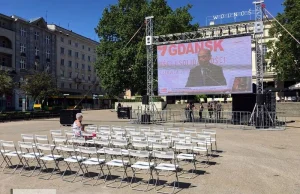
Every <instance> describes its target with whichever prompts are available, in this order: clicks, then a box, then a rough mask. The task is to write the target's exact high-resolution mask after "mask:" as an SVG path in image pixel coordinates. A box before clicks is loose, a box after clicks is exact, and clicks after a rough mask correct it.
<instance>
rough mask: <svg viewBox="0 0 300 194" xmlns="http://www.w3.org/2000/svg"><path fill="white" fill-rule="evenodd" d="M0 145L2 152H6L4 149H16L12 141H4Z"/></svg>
mask: <svg viewBox="0 0 300 194" xmlns="http://www.w3.org/2000/svg"><path fill="white" fill-rule="evenodd" d="M1 144H2V147H3V149H4V150H6V149H5V147H8V148H16V146H15V143H14V142H13V141H4V140H2V141H1Z"/></svg>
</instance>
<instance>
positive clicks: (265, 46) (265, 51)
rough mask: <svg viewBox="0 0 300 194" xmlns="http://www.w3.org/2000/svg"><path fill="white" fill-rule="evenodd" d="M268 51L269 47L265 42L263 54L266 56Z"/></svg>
mask: <svg viewBox="0 0 300 194" xmlns="http://www.w3.org/2000/svg"><path fill="white" fill-rule="evenodd" d="M267 53H268V47H267V45H265V44H263V45H262V54H263V56H266V54H267Z"/></svg>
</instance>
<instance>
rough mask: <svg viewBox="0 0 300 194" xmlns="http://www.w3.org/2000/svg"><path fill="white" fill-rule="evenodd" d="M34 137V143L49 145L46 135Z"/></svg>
mask: <svg viewBox="0 0 300 194" xmlns="http://www.w3.org/2000/svg"><path fill="white" fill-rule="evenodd" d="M34 137H35V142H36V143H44V144H45V143H47V144H49V143H50V142H49V139H48V136H47V135H35V136H34Z"/></svg>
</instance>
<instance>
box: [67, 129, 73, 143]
mask: <svg viewBox="0 0 300 194" xmlns="http://www.w3.org/2000/svg"><path fill="white" fill-rule="evenodd" d="M65 136H66V138H67V140H68V143H71V141H70V142H69V140H71V139H72V138H73V137H75V133H74V132H73V131H72V130H65Z"/></svg>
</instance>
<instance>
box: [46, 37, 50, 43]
mask: <svg viewBox="0 0 300 194" xmlns="http://www.w3.org/2000/svg"><path fill="white" fill-rule="evenodd" d="M46 44H50V36H46Z"/></svg>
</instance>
